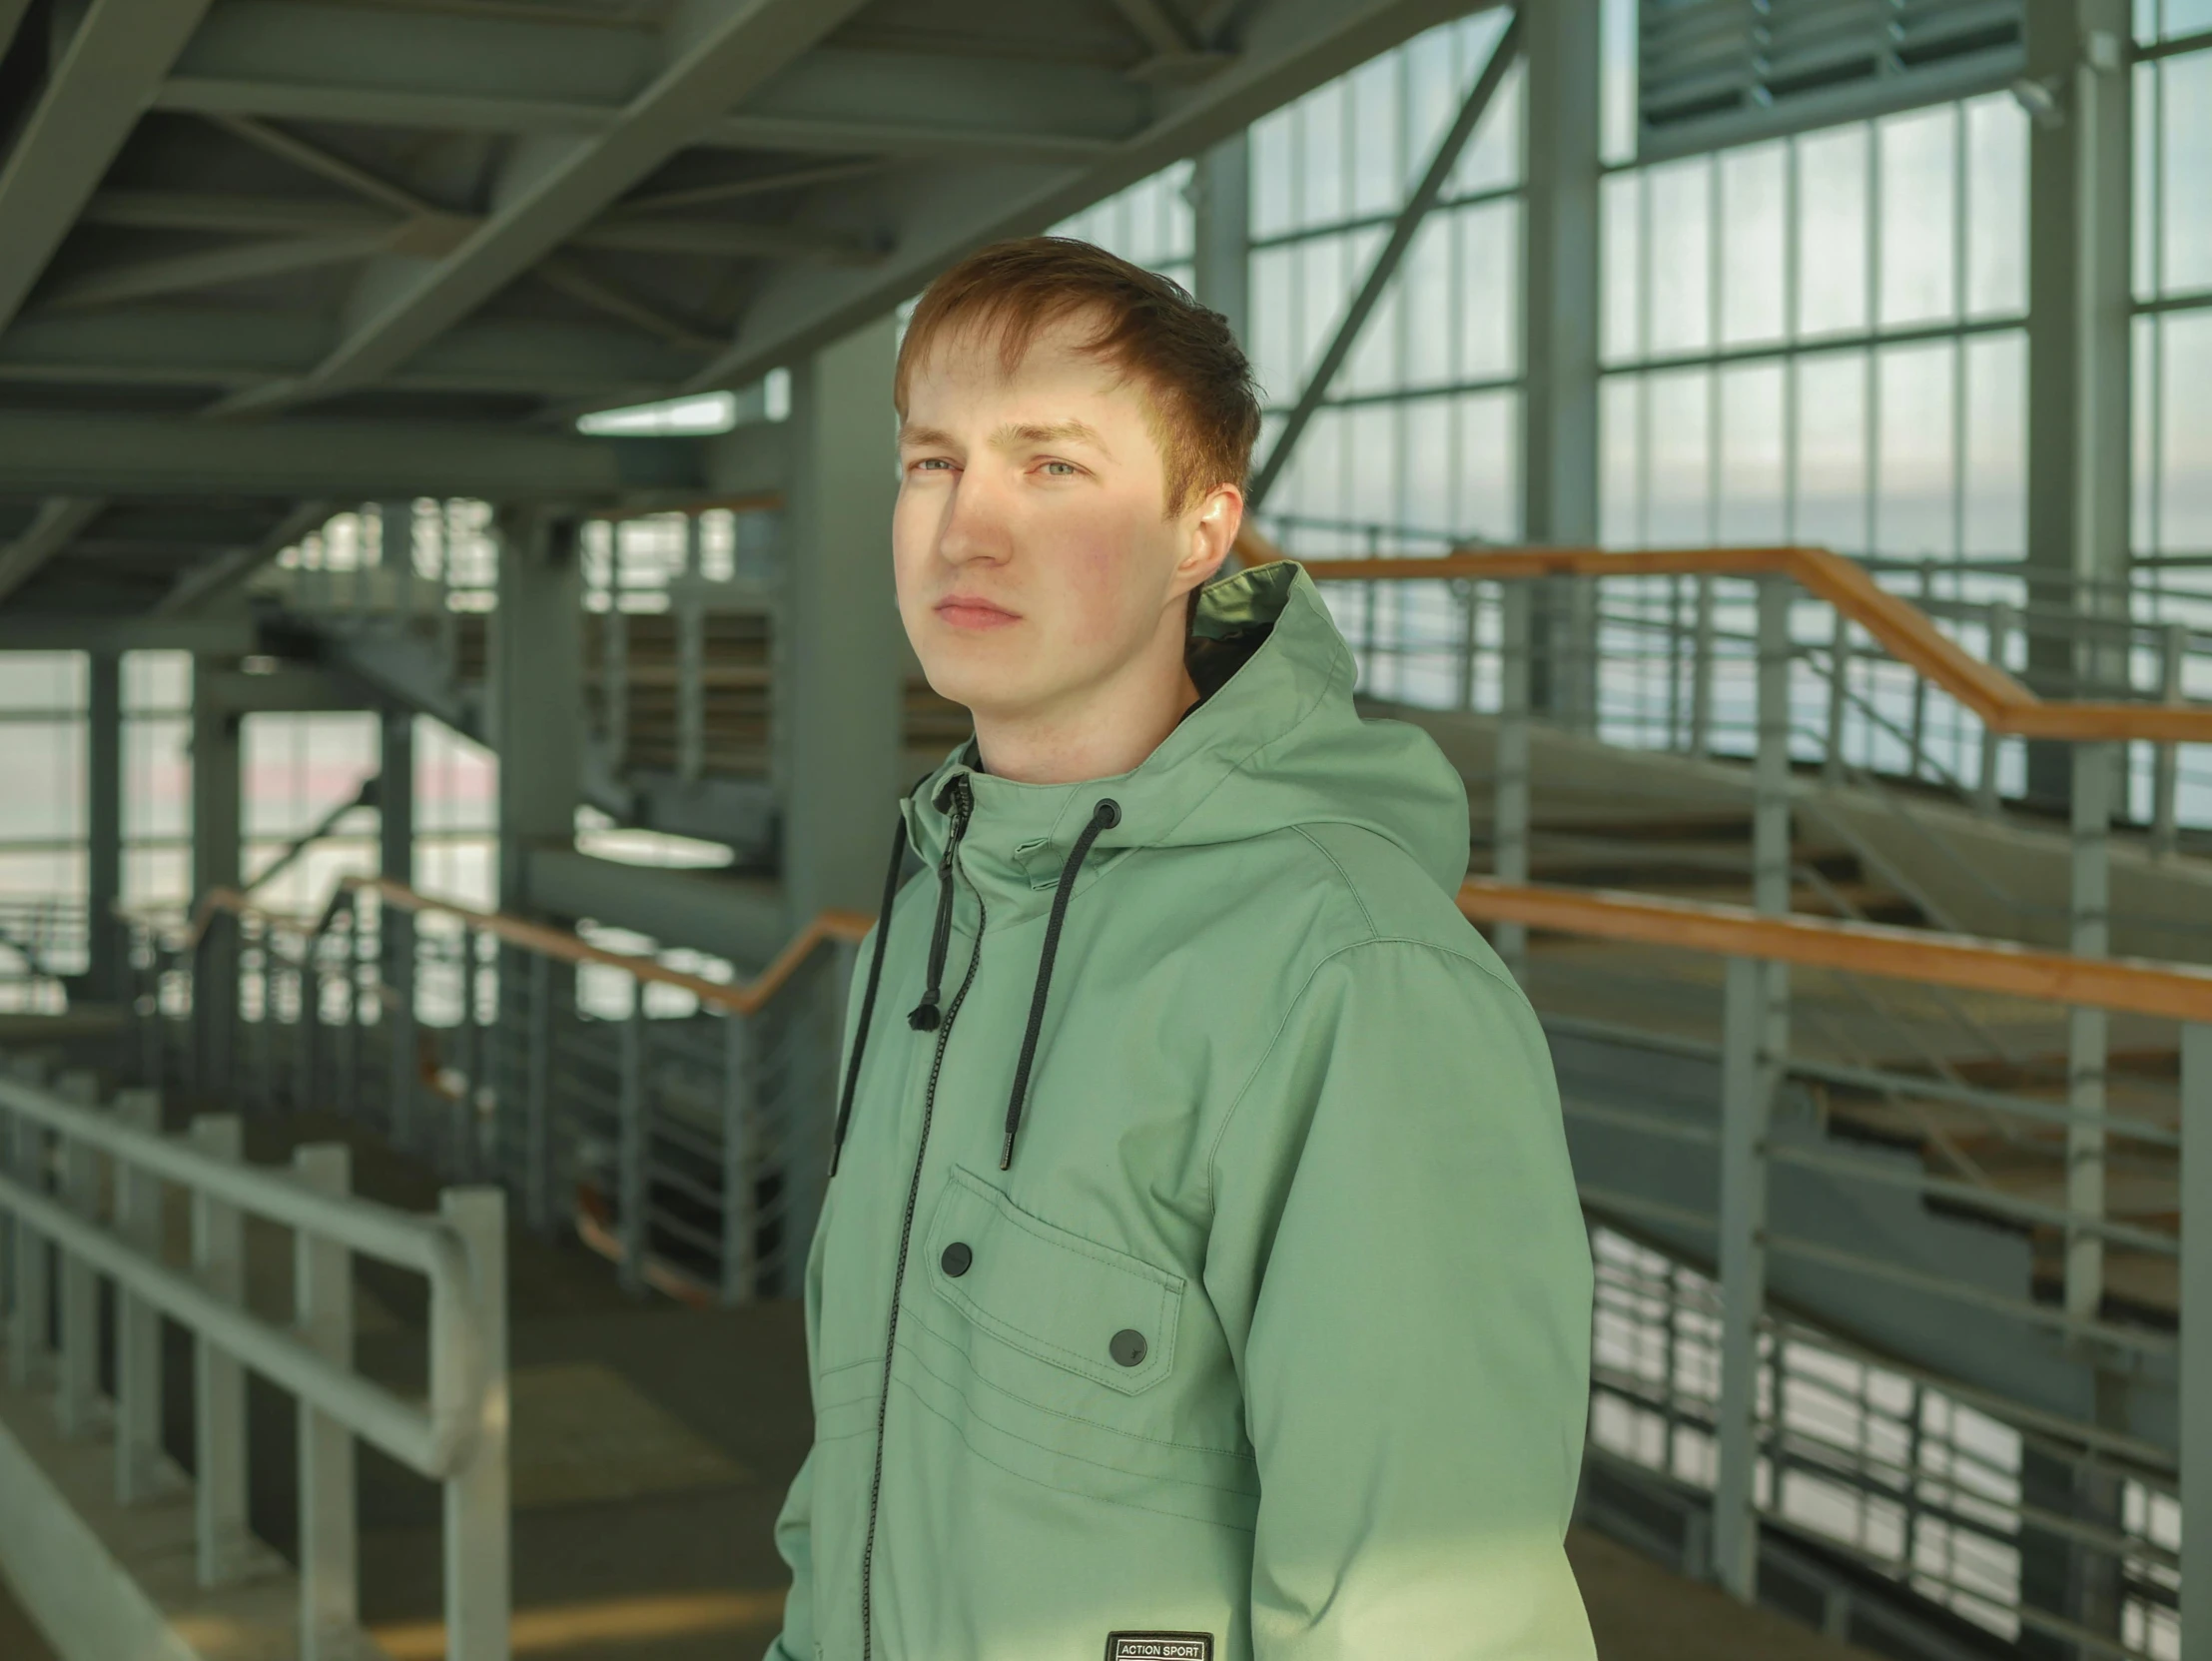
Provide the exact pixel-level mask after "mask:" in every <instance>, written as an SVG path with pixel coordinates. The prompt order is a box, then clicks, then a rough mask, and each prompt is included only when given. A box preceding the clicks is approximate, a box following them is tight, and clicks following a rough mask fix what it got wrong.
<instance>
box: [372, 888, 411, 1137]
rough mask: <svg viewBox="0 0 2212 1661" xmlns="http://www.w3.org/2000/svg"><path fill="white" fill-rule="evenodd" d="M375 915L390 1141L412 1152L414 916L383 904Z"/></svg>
mask: <svg viewBox="0 0 2212 1661" xmlns="http://www.w3.org/2000/svg"><path fill="white" fill-rule="evenodd" d="M376 915H377V917H378V919H379V921H380V927H381V928H382V930H383V934H384V941H385V944H384V954H385V955H384V964H385V972H386V973H387V974H388V975H389V976H390V977H391V1001H390V1003H388V1004H387V1005H385V1007H384V1024H385V1031H386V1034H387V1036H386V1038H385V1041H384V1054H385V1056H386V1058H387V1065H388V1066H389V1069H390V1077H389V1078H388V1079H387V1080H386V1081H385V1084H386V1085H387V1087H388V1088H389V1090H390V1093H391V1103H390V1112H391V1127H390V1130H391V1142H392V1146H393V1147H395V1148H397V1149H399V1150H400V1151H401V1152H402V1153H414V1152H416V1151H417V1148H416V1138H415V1129H414V1085H415V1079H414V1072H415V1060H414V969H415V962H414V914H413V913H411V912H409V911H407V910H405V909H404V908H402V907H399V906H395V905H392V904H391V903H390V902H389V901H385V902H383V903H382V904H381V905H380V906H379V907H378V908H377V912H376Z"/></svg>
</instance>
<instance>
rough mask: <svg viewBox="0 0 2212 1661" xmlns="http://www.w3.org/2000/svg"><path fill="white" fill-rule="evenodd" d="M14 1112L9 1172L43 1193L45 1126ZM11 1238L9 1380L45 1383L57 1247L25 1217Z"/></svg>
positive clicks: (28, 1386) (37, 1074)
mask: <svg viewBox="0 0 2212 1661" xmlns="http://www.w3.org/2000/svg"><path fill="white" fill-rule="evenodd" d="M11 1071H12V1072H13V1073H14V1074H15V1076H16V1078H18V1079H20V1080H22V1081H23V1082H24V1083H26V1084H32V1085H36V1084H40V1083H42V1082H44V1080H45V1078H46V1069H45V1068H44V1066H43V1065H41V1064H40V1063H38V1062H36V1061H32V1060H29V1059H23V1060H19V1061H17V1062H15V1063H14V1065H13V1067H12V1069H11ZM10 1117H11V1119H12V1120H13V1121H14V1124H13V1126H12V1134H11V1136H10V1137H9V1139H8V1141H9V1146H8V1169H9V1174H10V1175H11V1176H13V1177H14V1179H15V1180H16V1181H17V1182H18V1183H20V1184H22V1185H23V1187H25V1188H27V1189H29V1190H30V1191H31V1192H32V1193H33V1194H43V1193H45V1192H46V1178H47V1159H46V1129H45V1127H44V1126H42V1125H40V1124H39V1123H38V1122H37V1121H35V1120H33V1119H32V1118H30V1117H29V1116H28V1115H26V1114H14V1115H11V1116H10ZM10 1243H11V1245H10V1250H9V1258H10V1266H11V1268H12V1271H13V1274H14V1282H15V1289H14V1292H13V1295H12V1296H11V1297H10V1298H9V1301H8V1381H9V1382H10V1383H12V1384H13V1385H14V1386H15V1387H16V1388H17V1389H19V1390H37V1389H44V1388H45V1387H46V1385H47V1384H48V1383H49V1382H50V1381H51V1380H52V1378H53V1364H54V1361H53V1351H52V1348H51V1347H50V1342H49V1336H48V1329H49V1327H50V1325H51V1323H52V1317H53V1304H52V1303H51V1301H50V1282H49V1280H48V1267H47V1265H48V1263H49V1262H50V1261H51V1259H52V1254H53V1249H54V1248H53V1246H51V1245H50V1244H48V1243H47V1242H46V1241H44V1240H41V1239H40V1238H39V1237H38V1236H37V1235H36V1234H35V1233H33V1232H32V1229H31V1226H30V1224H29V1223H28V1222H26V1221H25V1220H24V1219H23V1218H20V1217H18V1218H15V1219H14V1220H13V1221H12V1223H11V1225H10Z"/></svg>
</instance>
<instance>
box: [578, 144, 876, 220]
mask: <svg viewBox="0 0 2212 1661" xmlns="http://www.w3.org/2000/svg"><path fill="white" fill-rule="evenodd" d="M883 169H884V164H883V162H882V161H880V160H878V159H877V158H875V157H863V158H861V159H860V160H858V161H847V162H817V163H815V164H813V165H812V166H809V167H786V168H779V169H777V170H776V171H775V172H773V173H759V174H750V175H747V176H746V177H744V178H741V179H724V180H720V181H718V182H716V183H714V184H708V185H691V186H687V187H685V188H683V189H681V190H672V191H656V192H655V193H654V194H653V195H651V196H632V197H627V198H625V199H624V200H623V201H622V203H621V205H620V208H621V212H623V213H626V214H659V213H667V212H670V211H672V210H675V209H678V208H704V207H706V206H707V205H708V204H709V203H714V202H735V201H737V200H739V199H741V198H743V197H748V196H766V195H769V194H770V193H772V192H775V191H791V190H802V189H805V188H806V187H808V186H811V185H830V184H836V183H838V182H839V181H840V180H845V179H856V178H860V177H862V176H863V175H866V174H871V173H881V172H882V171H883Z"/></svg>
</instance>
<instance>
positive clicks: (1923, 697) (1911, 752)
mask: <svg viewBox="0 0 2212 1661" xmlns="http://www.w3.org/2000/svg"><path fill="white" fill-rule="evenodd" d="M1934 597H1935V561H1934V560H1932V559H1923V560H1921V561H1920V595H1919V599H1920V612H1921V614H1922V615H1923V616H1925V615H1926V614H1927V610H1928V602H1929V601H1930V600H1932V599H1934ZM1908 730H1909V731H1910V733H1911V735H1912V736H1911V738H1910V740H1909V741H1908V745H1907V751H1908V753H1907V754H1906V756H1905V777H1906V778H1913V779H1917V778H1924V777H1926V776H1927V775H1928V774H1930V773H1932V772H1934V771H1935V769H1934V768H1932V767H1930V766H1928V765H1927V762H1926V756H1927V676H1925V675H1923V674H1921V673H1920V672H1919V671H1918V670H1917V669H1915V670H1913V672H1912V724H1911V726H1910V728H1909V729H1908Z"/></svg>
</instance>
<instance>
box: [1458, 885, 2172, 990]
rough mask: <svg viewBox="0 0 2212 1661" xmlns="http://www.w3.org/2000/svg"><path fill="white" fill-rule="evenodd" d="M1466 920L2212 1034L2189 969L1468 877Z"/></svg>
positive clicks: (1463, 905)
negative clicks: (2085, 1010)
mask: <svg viewBox="0 0 2212 1661" xmlns="http://www.w3.org/2000/svg"><path fill="white" fill-rule="evenodd" d="M1459 909H1460V910H1461V911H1462V912H1464V913H1465V914H1466V916H1467V917H1468V919H1469V920H1470V921H1472V922H1476V923H1521V924H1525V925H1526V926H1528V927H1529V928H1532V929H1548V930H1551V931H1553V932H1554V933H1557V934H1571V935H1582V936H1584V937H1586V938H1589V939H1594V940H1617V941H1626V942H1631V943H1634V944H1638V945H1646V946H1668V947H1673V948H1675V949H1677V950H1680V951H1688V952H1702V953H1707V954H1710V955H1717V956H1723V957H1739V958H1759V959H1763V960H1766V961H1769V962H1774V963H1791V964H1800V965H1803V966H1805V967H1807V968H1813V969H1836V970H1842V971H1844V972H1846V973H1849V974H1854V975H1873V976H1878V977H1881V978H1883V979H1886V980H1893V981H1911V982H1916V983H1918V984H1920V985H1922V986H1947V987H1956V988H1958V989H1960V990H1962V991H1967V992H1993V993H1998V994H2001V995H2003V996H2007V997H2013V998H2033V999H2038V1000H2041V1001H2044V1002H2047V1003H2063V1004H2080V1005H2087V1006H2088V1007H2090V1008H2092V1009H2106V1010H2123V1011H2126V1012H2129V1013H2131V1014H2135V1015H2156V1016H2165V1017H2168V1018H2169V1019H2172V1020H2175V1021H2194V1022H2212V969H2200V968H2197V967H2196V966H2194V965H2192V964H2178V963H2153V962H2149V961H2146V960H2144V959H2141V958H2085V957H2075V956H2072V955H2071V954H2069V953H2066V952H2046V951H2041V950H2038V949H2036V948H2034V947H2031V946H2015V945H2012V944H2011V943H2010V942H2008V941H2002V940H1977V939H1974V938H1971V937H1969V936H1965V935H1952V934H1936V933H1933V932H1931V931H1928V930H1924V929H1900V928H1893V927H1890V926H1889V925H1887V924H1882V923H1855V922H1840V921H1836V920H1834V919H1830V918H1825V917H1773V916H1766V915H1763V914H1761V913H1759V912H1756V911H1753V910H1751V909H1750V908H1748V907H1745V906H1730V905H1715V904H1712V903H1710V902H1704V901H1694V900H1663V899H1658V898H1655V897H1653V896H1651V895H1647V894H1629V893H1624V892H1622V891H1620V890H1617V889H1603V888H1600V889H1586V888H1561V887H1556V886H1554V885H1552V884H1549V883H1514V882H1502V881H1500V880H1499V879H1497V878H1495V877H1469V878H1468V879H1467V881H1466V882H1465V884H1464V885H1462V887H1461V888H1460V890H1459Z"/></svg>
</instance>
